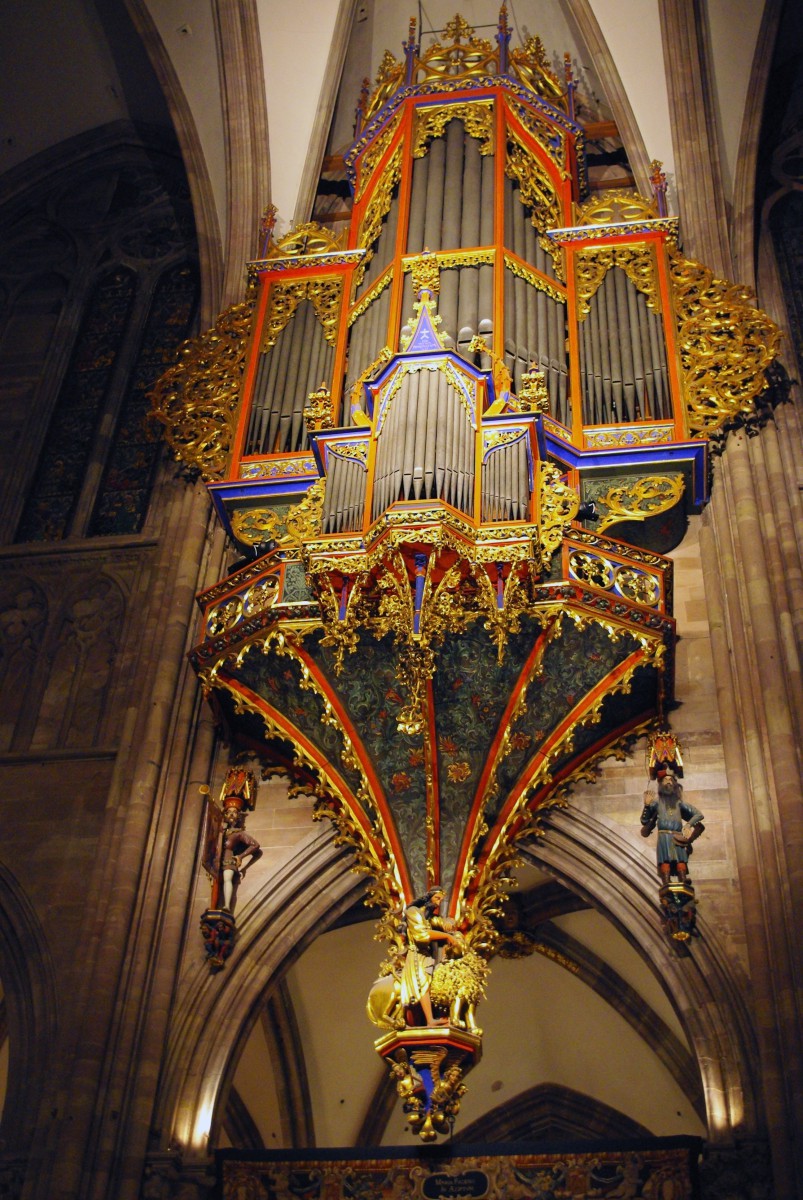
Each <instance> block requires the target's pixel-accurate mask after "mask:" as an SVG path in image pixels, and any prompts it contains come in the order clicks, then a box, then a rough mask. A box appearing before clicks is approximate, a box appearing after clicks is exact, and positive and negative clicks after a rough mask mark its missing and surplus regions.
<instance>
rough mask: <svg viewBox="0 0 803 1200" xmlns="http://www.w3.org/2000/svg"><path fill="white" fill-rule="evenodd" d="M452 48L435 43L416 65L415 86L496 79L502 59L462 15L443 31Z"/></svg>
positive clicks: (444, 44)
mask: <svg viewBox="0 0 803 1200" xmlns="http://www.w3.org/2000/svg"><path fill="white" fill-rule="evenodd" d="M443 32H444V34H445V35H446V39H448V41H449V42H451V45H449V44H447V43H446V41H444V43H441V42H435V43H434V44H433V45H432V46H429V47H428V48H427V49H426V50H425V51H424V52H423V53H422V54H421V57H420V58H419V59H418V61H417V62H416V76H415V82H416V83H423V82H425V81H431V80H447V79H448V80H450V81H454V80H457V79H470V78H472V77H476V76H483V75H493V74H495V73H496V70H497V68H498V62H499V56H498V53H497V52H496V51H495V50H494V47H493V46H492V44H491V43H490V42H489V41H487V40H486V39H485V38H478V37H477V36H476V34H475V32H474V30H473V28H472V27H471V26H470V25H469V23H468V22H467V21H466V20H465V19H464V18H463V17H461V16H460V15H459V14H458V15H457V16H454V17H453V18H452V19H451V21H449V23H448V24H447V25H446V26H445V28H444V30H443Z"/></svg>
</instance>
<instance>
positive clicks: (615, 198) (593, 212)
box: [576, 191, 658, 225]
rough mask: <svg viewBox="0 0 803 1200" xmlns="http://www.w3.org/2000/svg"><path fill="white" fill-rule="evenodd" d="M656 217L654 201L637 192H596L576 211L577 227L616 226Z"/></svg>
mask: <svg viewBox="0 0 803 1200" xmlns="http://www.w3.org/2000/svg"><path fill="white" fill-rule="evenodd" d="M657 216H658V209H657V208H656V205H655V201H654V200H647V199H645V197H644V196H642V195H640V194H639V192H620V191H608V192H598V193H597V194H596V195H594V196H591V197H590V199H588V200H586V202H585V204H582V205H580V206H578V208H577V210H576V222H577V224H578V225H618V224H621V223H622V222H623V221H645V220H646V221H649V220H652V219H653V218H655V217H657Z"/></svg>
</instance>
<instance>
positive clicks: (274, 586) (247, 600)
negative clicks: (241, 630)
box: [243, 575, 279, 617]
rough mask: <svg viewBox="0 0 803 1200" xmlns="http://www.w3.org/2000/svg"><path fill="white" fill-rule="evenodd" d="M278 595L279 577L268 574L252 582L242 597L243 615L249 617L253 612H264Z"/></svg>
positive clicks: (274, 601)
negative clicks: (256, 581) (265, 577)
mask: <svg viewBox="0 0 803 1200" xmlns="http://www.w3.org/2000/svg"><path fill="white" fill-rule="evenodd" d="M278 595H279V577H278V575H270V576H268V578H267V579H260V581H259V582H258V583H255V584H253V585H252V586H251V587H250V588H249V589H248V591H247V592H246V593H245V595H244V597H243V616H244V617H251V616H253V615H254V614H255V613H258V612H264V610H265V609H266V608H271V607H272V606H273V605H274V604H275V603H276V598H277V596H278Z"/></svg>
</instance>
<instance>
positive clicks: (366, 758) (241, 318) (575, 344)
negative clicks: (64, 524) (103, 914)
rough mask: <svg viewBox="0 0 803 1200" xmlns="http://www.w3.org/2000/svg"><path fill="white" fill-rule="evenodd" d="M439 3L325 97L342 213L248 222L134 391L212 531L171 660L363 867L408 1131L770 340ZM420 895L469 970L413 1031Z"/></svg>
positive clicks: (516, 70) (664, 614) (567, 115)
mask: <svg viewBox="0 0 803 1200" xmlns="http://www.w3.org/2000/svg"><path fill="white" fill-rule="evenodd" d="M444 32H445V41H444V43H436V44H434V45H432V46H430V47H429V48H422V47H421V46H420V45H419V44H418V42H417V41H416V37H415V27H414V23H413V24H411V26H410V35H409V38H408V41H407V42H406V44H405V47H404V55H403V57H402V59H401V60H400V61H397V60H396V59H394V58H393V56H392V55H390V54H386V56H385V58H384V59H383V61H382V64H381V66H380V70H379V74H378V76H377V81H376V86H375V88H374V90H373V93H370V94H369V92H368V90H367V89H366V91H365V92H364V94H363V96H362V98H361V100H360V106H359V108H358V113H357V124H356V130H355V141H354V144H353V146H352V147H351V149H350V151H349V152H348V154H347V155H346V166H347V169H348V172H349V178H350V181H351V184H352V187H353V193H354V207H353V212H352V216H351V221H350V225H349V229H348V231H347V234H346V235H345V237H343V238H339V237H336V236H335V235H334V234H333V233H332V232H331V231H329V230H327V229H325V228H322V227H319V226H317V225H315V224H307V225H301V226H300V227H298V228H296V229H295V230H293V231H292V232H291V233H289V234H287V235H286V236H284V237H282V238H279V239H278V240H274V239H273V238H272V237H270V236H269V237H267V239H266V242H265V244H264V246H263V253H262V256H261V257H260V258H259V259H258V260H257V261H255V262H253V263H251V264H250V266H249V279H250V285H249V292H248V296H247V299H246V301H245V302H244V303H243V304H241V305H238V306H235V307H234V308H233V309H231V310H229V311H228V312H227V313H225V314H223V315H222V316H221V318H220V319H219V321H218V323H217V325H216V327H215V329H214V330H212V331H210V332H209V333H208V334H205V335H203V336H202V337H201V338H199V339H198V340H197V342H196V343H195V344H192V345H190V346H188V347H185V349H184V351H183V357H182V359H181V361H180V362H179V364H178V365H177V366H176V367H174V368H172V370H171V371H170V372H168V373H167V375H166V376H165V377H164V378H163V379H162V380H161V381H160V383H159V385H158V386H157V389H156V392H155V399H154V412H155V415H156V416H157V417H158V419H159V420H160V421H161V422H162V423H163V424H164V425H165V427H166V429H167V437H168V440H169V441H170V443H171V445H172V446H173V448H174V450H175V451H176V453H177V454H178V455H179V456H180V457H182V458H183V459H184V460H185V461H186V462H187V463H188V464H190V465H191V466H193V467H195V468H196V469H198V470H200V472H201V473H202V474H203V476H204V478H205V479H206V480H207V481H208V484H209V490H210V494H211V496H212V499H213V502H214V503H215V505H216V507H217V510H218V512H219V514H220V517H221V519H222V521H223V522H224V524H225V527H226V529H227V532H228V533H229V534H230V535H231V537H232V538H233V540H234V541H235V542H236V543H237V544H238V545H239V547H240V548H241V550H242V551H247V553H246V557H245V558H244V559H242V560H241V561H240V562H239V563H237V564H235V566H233V567H232V570H231V573H230V575H229V576H227V577H226V578H225V579H223V580H221V581H220V582H219V583H218V584H216V585H214V586H213V587H211V588H209V589H207V591H206V592H204V593H203V594H202V595H201V596H200V597H199V604H200V607H201V610H202V640H201V642H200V644H199V645H198V646H197V647H196V649H195V650H194V651H193V653H192V656H191V657H192V661H193V663H194V665H195V667H196V669H197V671H198V673H199V676H200V678H201V680H202V681H203V683H204V687H205V689H206V691H207V693H208V694H209V695H210V696H211V697H212V698H213V701H214V704H215V706H216V711H217V713H218V716H219V718H220V720H221V721H222V722H223V723H224V724H225V725H226V727H227V729H228V733H229V736H230V738H231V742H232V745H233V746H235V747H237V748H239V749H241V750H244V751H246V752H248V753H250V754H254V755H256V756H258V757H259V758H260V759H262V761H263V763H264V764H265V765H266V767H267V769H269V770H273V769H276V770H280V771H283V772H286V773H288V774H290V775H291V776H292V778H293V779H294V780H295V782H296V784H297V785H298V786H299V787H301V788H302V789H305V790H307V791H310V792H312V794H314V796H315V797H316V802H315V803H316V812H317V815H320V816H326V817H327V818H330V819H331V820H332V821H333V822H334V824H335V826H336V829H337V833H338V836H339V837H340V839H341V840H342V841H343V842H344V843H345V844H348V845H349V846H351V847H352V848H353V849H354V852H355V855H356V864H357V867H358V869H361V870H364V871H366V872H367V873H368V874H369V875H370V876H371V879H372V884H371V892H370V894H371V896H372V897H373V898H374V900H375V902H376V903H377V904H379V905H380V907H381V908H382V909H383V911H384V913H385V917H384V919H383V921H382V922H381V923H380V935H381V936H382V937H384V938H385V940H386V941H387V942H388V943H389V946H390V949H389V951H388V953H389V958H388V962H387V963H386V964H385V965H386V966H387V967H388V971H389V975H388V976H387V978H386V979H385V981H384V983H383V982H382V981H380V983H382V988H384V990H382V988H379V991H378V992H377V995H376V996H375V997H373V1000H372V1002H371V1003H372V1005H373V1009H372V1011H373V1019H376V1021H377V1024H379V1025H380V1026H381V1027H382V1028H383V1029H384V1030H385V1033H384V1034H383V1036H382V1037H381V1038H380V1039H379V1041H378V1042H377V1043H376V1045H377V1049H378V1051H379V1053H380V1054H382V1055H383V1057H385V1058H386V1059H387V1060H388V1062H389V1063H390V1064H391V1068H392V1071H393V1073H394V1076H395V1077H396V1079H397V1081H398V1089H399V1093H400V1095H403V1096H405V1097H406V1099H405V1106H406V1111H407V1112H408V1116H409V1122H410V1125H411V1127H412V1128H413V1129H414V1130H415V1131H416V1132H418V1133H420V1136H421V1137H422V1138H424V1139H425V1140H432V1139H433V1138H435V1137H436V1136H437V1135H438V1134H439V1133H448V1131H449V1129H450V1122H451V1121H452V1120H453V1119H454V1116H455V1114H456V1112H457V1109H458V1108H459V1098H460V1095H461V1094H462V1090H464V1087H463V1085H462V1083H461V1082H460V1080H461V1077H462V1074H463V1073H464V1072H465V1071H466V1070H468V1069H469V1067H470V1066H471V1065H472V1064H473V1063H474V1062H476V1061H477V1059H478V1057H479V1054H480V1050H481V1040H480V1031H479V1030H478V1029H477V1027H476V1024H475V1023H474V1019H473V1004H474V1002H475V1000H476V999H478V998H479V996H480V995H481V992H482V987H483V986H484V978H485V975H484V972H485V968H484V960H485V958H487V956H488V954H489V953H490V952H491V949H492V947H493V944H494V937H495V934H494V915H495V914H496V913H498V911H499V903H500V899H501V898H502V897H503V896H504V894H505V890H506V888H507V886H508V884H509V875H510V869H511V864H512V862H513V859H514V856H515V852H516V847H517V846H518V845H519V844H520V843H521V842H522V841H523V840H524V839H525V838H527V837H530V836H532V835H533V833H534V832H535V831H537V829H538V828H539V825H538V822H539V820H540V813H541V811H542V810H543V809H545V808H548V807H549V805H550V804H553V803H555V802H556V800H557V799H558V798H559V796H560V794H561V788H565V787H568V786H570V784H571V781H572V780H573V779H574V778H576V777H577V773H578V772H581V771H587V769H588V765H589V764H591V763H593V761H594V760H595V758H596V757H598V756H599V755H601V754H603V753H605V752H607V750H608V749H609V748H610V747H611V745H612V744H614V743H616V742H617V741H618V740H619V739H621V738H624V737H626V736H630V735H632V734H634V732H638V731H641V730H643V729H645V728H649V727H650V726H651V725H655V724H656V723H659V722H661V721H662V719H663V717H664V713H665V706H666V704H667V701H668V700H670V699H671V696H672V660H673V651H674V623H673V620H672V616H671V599H672V573H671V563H670V562H669V561H668V560H667V559H666V558H664V557H663V554H664V553H665V552H666V551H667V550H669V549H671V548H672V547H673V546H674V545H675V544H676V543H677V541H679V539H680V537H681V536H682V533H683V529H684V527H685V517H686V513H687V512H688V511H689V509H692V508H695V507H699V506H700V505H701V504H702V503H703V502H704V500H705V498H706V486H707V474H708V472H707V459H706V454H707V441H708V438H709V437H710V436H711V435H712V434H715V433H717V432H719V431H721V430H722V429H727V428H728V427H729V426H730V425H732V424H733V423H734V422H737V421H740V420H744V419H745V418H746V417H747V415H749V414H750V413H751V412H752V410H753V404H754V401H755V400H756V398H757V397H758V396H760V394H761V393H762V391H763V390H764V389H765V387H766V386H767V375H766V372H767V371H768V370H769V369H770V368H771V367H772V363H773V358H774V355H775V352H776V347H777V343H778V336H779V334H778V331H777V330H776V329H775V328H774V326H773V325H772V323H771V322H770V321H769V319H768V318H767V317H766V316H765V315H764V314H763V313H761V312H759V311H757V310H755V309H753V308H751V307H750V305H749V303H748V302H747V300H746V298H745V293H744V291H743V289H740V288H737V287H734V286H733V285H730V284H727V283H726V282H725V281H722V280H718V279H716V278H715V277H714V276H713V274H712V273H711V272H710V271H709V270H708V269H707V268H705V267H704V266H702V265H701V264H699V263H694V262H691V261H689V260H687V259H685V258H684V257H683V255H682V254H681V253H680V251H679V249H678V246H677V237H678V229H677V221H676V220H675V219H674V218H672V217H669V216H668V215H667V212H666V206H665V194H664V193H665V182H664V180H663V176H662V175H661V173H660V169H659V168H658V167H656V169H655V173H654V177H653V188H654V194H653V196H652V197H651V198H649V199H645V198H643V197H641V196H639V195H637V194H635V193H632V192H614V191H611V192H603V193H600V194H595V195H590V196H589V195H588V194H587V191H586V186H585V168H584V140H583V129H582V127H581V125H580V124H579V123H578V121H577V120H576V117H575V111H574V84H573V81H572V79H571V76H570V73H568V72H567V78H566V80H565V81H561V80H559V79H558V78H557V77H556V76H555V75H554V74H553V72H552V70H551V68H550V67H549V65H548V62H547V59H546V55H545V52H544V49H543V47H542V46H541V44H540V42H539V40H538V39H536V38H531V39H529V40H528V41H527V43H526V44H525V45H524V46H522V47H519V48H511V47H510V44H509V43H510V31H509V29H508V27H507V18H506V13H505V9H504V7H503V9H502V12H501V14H500V20H499V26H498V29H497V34H496V38H495V43H494V42H491V41H490V40H486V39H483V38H479V37H477V36H476V35H475V33H474V31H473V30H472V29H471V28H470V27H469V26H468V25H467V24H466V22H465V21H463V20H462V18H459V17H456V18H455V19H454V20H453V21H452V22H450V24H449V26H447V29H446V30H445V31H444ZM581 505H582V507H581ZM581 515H582V517H583V519H582V520H580V519H579V518H580V517H581ZM597 520H598V521H599V524H598V528H597V527H595V522H596V521H597ZM617 534H618V535H619V536H620V537H621V538H622V540H617ZM432 888H435V889H436V891H441V892H442V893H443V892H445V893H446V894H447V895H448V904H449V917H450V919H451V920H452V921H453V922H454V924H453V926H452V928H454V929H456V930H457V931H459V933H460V937H461V938H462V939H463V942H462V947H463V951H464V952H465V953H464V956H463V958H461V959H460V962H461V963H462V964H463V966H464V967H465V968H466V971H467V974H468V976H469V977H470V978H469V979H468V981H467V983H466V987H467V988H468V989H469V991H471V989H472V988H473V989H474V991H472V992H471V995H473V996H474V1000H472V1001H471V1003H470V1004H469V1005H468V1009H467V1010H466V1009H461V1008H460V1006H458V1007H457V1008H455V1009H452V1010H450V1013H449V1017H448V1025H446V1024H445V1022H446V1020H447V1018H446V1017H445V1016H442V1027H441V1028H438V1027H436V1026H435V1025H433V1024H432V1022H431V1021H429V1022H427V1020H426V1013H425V1009H424V1008H421V1007H420V1006H419V1007H418V1008H417V1007H416V1005H415V1003H414V1002H411V1003H408V1004H407V1012H406V1013H405V1011H404V1006H403V1005H402V1004H401V1003H400V1002H399V1000H398V997H396V991H395V990H394V989H397V988H400V987H401V984H400V980H401V979H402V977H403V974H404V966H403V964H404V961H405V955H406V953H407V951H408V949H409V943H408V942H406V941H405V939H404V938H403V937H402V936H401V934H400V932H399V930H400V917H399V914H400V913H403V912H404V909H405V906H409V905H410V902H411V900H412V899H413V898H414V897H416V896H420V895H421V893H422V892H423V891H424V890H425V889H432ZM687 901H688V896H687V897H686V898H685V899H684V900H683V903H687ZM661 902H662V904H663V903H664V902H666V904H668V905H669V906H670V907H671V903H672V897H671V896H662V901H661ZM408 912H409V909H408ZM205 916H206V917H208V921H207V925H208V927H209V928H210V929H211V928H218V927H219V926H220V925H221V923H222V924H223V925H226V926H227V928H228V927H231V928H232V929H233V918H231V916H230V914H228V915H226V916H224V917H222V916H221V914H220V913H219V912H211V913H207V914H205ZM472 954H473V955H474V959H473V960H472V959H471V958H470V955H472ZM394 981H395V982H394ZM385 984H387V986H386V987H385ZM469 985H470V987H469ZM477 989H479V990H478V991H477ZM380 992H381V995H380V994H379V993H380ZM399 995H401V992H399ZM394 997H396V999H394ZM467 1004H468V1001H467ZM461 1012H462V1013H463V1015H461ZM422 1013H423V1014H424V1018H425V1019H424V1023H423V1024H422V1020H421V1018H422ZM466 1014H467V1015H466ZM439 1072H440V1074H439ZM461 1089H462V1090H461Z"/></svg>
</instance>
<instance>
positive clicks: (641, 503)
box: [596, 475, 686, 533]
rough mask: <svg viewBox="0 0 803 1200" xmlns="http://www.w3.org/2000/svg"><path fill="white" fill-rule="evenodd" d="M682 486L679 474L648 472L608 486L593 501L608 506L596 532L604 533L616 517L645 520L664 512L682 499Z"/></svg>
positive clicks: (682, 481)
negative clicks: (636, 477)
mask: <svg viewBox="0 0 803 1200" xmlns="http://www.w3.org/2000/svg"><path fill="white" fill-rule="evenodd" d="M685 486H686V484H685V480H684V478H683V476H682V475H648V476H646V477H644V478H641V479H634V480H633V481H632V482H630V483H626V484H619V485H617V486H615V487H611V488H609V489H608V491H607V492H606V493H605V495H604V496H598V497H596V502H597V503H598V504H600V505H602V506H603V508H604V509H606V510H607V511H605V512H603V514H602V520H601V521H600V522H599V524H598V525H597V526H596V532H597V533H603V532H604V531H605V530H606V529H607V528H608V527H609V526H610V525H615V524H616V523H617V522H619V521H645V520H646V519H647V517H653V516H656V515H657V514H658V513H662V512H667V511H668V510H669V509H670V508H674V506H675V505H676V504H677V503H678V501H679V500H680V499H681V497H682V496H683V492H684V490H685Z"/></svg>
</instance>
